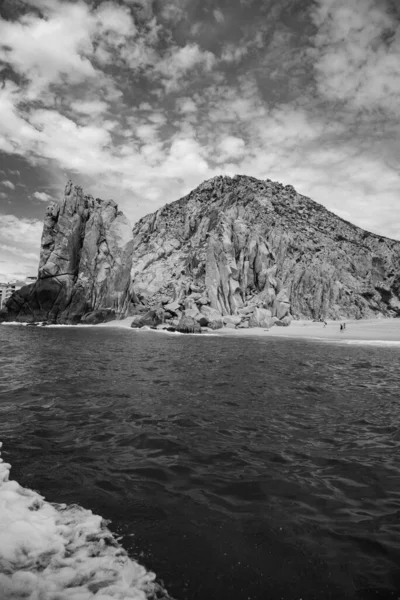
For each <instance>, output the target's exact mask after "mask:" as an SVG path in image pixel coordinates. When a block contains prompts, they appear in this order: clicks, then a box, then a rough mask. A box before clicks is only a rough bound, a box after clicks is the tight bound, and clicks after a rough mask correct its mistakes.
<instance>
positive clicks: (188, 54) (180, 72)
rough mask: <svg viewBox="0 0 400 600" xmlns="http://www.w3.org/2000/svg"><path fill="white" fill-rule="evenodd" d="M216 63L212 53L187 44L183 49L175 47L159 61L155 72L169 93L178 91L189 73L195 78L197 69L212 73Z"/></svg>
mask: <svg viewBox="0 0 400 600" xmlns="http://www.w3.org/2000/svg"><path fill="white" fill-rule="evenodd" d="M215 63H216V57H215V55H214V54H213V53H212V52H209V51H204V50H201V49H200V47H199V46H198V44H187V45H186V46H183V47H173V48H171V49H170V50H169V52H168V53H167V54H166V55H165V57H164V58H163V59H162V60H161V61H159V62H158V63H157V64H156V65H155V67H154V72H155V73H156V74H158V75H161V78H162V81H163V83H164V85H165V88H166V89H167V90H168V91H171V90H173V89H177V87H178V85H180V84H181V81H182V78H183V77H184V76H185V75H187V74H188V73H189V72H190V74H191V75H192V76H193V74H194V70H195V69H200V70H205V71H210V70H211V69H212V67H213V66H214V65H215Z"/></svg>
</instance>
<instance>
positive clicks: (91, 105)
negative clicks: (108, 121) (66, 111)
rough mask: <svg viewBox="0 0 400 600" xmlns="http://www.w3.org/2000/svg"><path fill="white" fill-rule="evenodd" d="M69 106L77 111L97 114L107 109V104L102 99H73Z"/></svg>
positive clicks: (90, 114)
mask: <svg viewBox="0 0 400 600" xmlns="http://www.w3.org/2000/svg"><path fill="white" fill-rule="evenodd" d="M70 107H71V109H72V110H73V111H76V112H77V113H80V114H83V115H89V116H97V115H100V114H102V113H105V112H106V111H107V109H108V104H107V102H104V100H75V102H72V103H71V105H70Z"/></svg>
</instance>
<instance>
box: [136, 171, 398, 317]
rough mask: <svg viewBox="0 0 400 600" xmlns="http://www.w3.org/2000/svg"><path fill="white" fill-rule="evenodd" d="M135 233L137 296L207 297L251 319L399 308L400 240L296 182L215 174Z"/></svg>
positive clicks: (194, 305) (198, 303)
mask: <svg viewBox="0 0 400 600" xmlns="http://www.w3.org/2000/svg"><path fill="white" fill-rule="evenodd" d="M133 240H134V252H133V269H132V280H133V284H132V288H131V293H132V294H133V297H135V296H136V297H137V298H139V299H140V300H141V301H142V302H143V303H145V304H149V305H150V306H151V305H154V306H155V305H157V304H160V303H162V304H164V305H165V306H166V308H167V310H169V308H168V307H172V308H170V311H171V314H172V315H174V314H175V315H176V316H178V317H179V316H180V310H181V309H185V312H186V314H188V311H190V310H193V311H194V312H195V313H196V314H197V315H198V313H199V312H201V307H211V308H212V309H215V311H218V313H221V314H222V315H225V316H226V315H235V314H240V315H248V318H249V321H250V323H249V324H250V326H255V325H257V323H258V324H259V325H261V326H268V325H270V324H273V323H275V324H288V323H289V322H290V320H291V318H292V317H294V318H306V319H321V318H332V319H338V318H343V317H347V318H367V317H376V316H379V315H384V316H391V317H395V316H400V242H398V241H394V240H391V239H388V238H385V237H382V236H379V235H374V234H372V233H369V232H367V231H364V230H362V229H360V228H358V227H356V226H354V225H352V224H351V223H348V222H347V221H344V220H343V219H341V218H339V217H338V216H336V215H335V214H333V213H331V212H329V211H328V210H326V209H325V208H324V207H323V206H321V205H319V204H317V203H316V202H313V201H312V200H310V199H309V198H306V197H305V196H302V195H300V194H298V193H297V192H296V191H295V189H294V188H293V187H292V186H283V185H281V184H280V183H275V182H272V181H270V180H266V181H260V180H257V179H255V178H252V177H245V176H235V177H233V178H229V177H216V178H214V179H211V180H209V181H206V182H204V183H203V184H201V185H200V186H199V187H198V188H197V189H195V190H194V191H192V192H191V193H190V194H189V195H188V196H186V197H184V198H182V199H181V200H178V201H176V202H173V203H172V204H167V205H166V206H164V207H163V208H161V209H160V210H158V211H157V212H155V213H154V214H151V215H148V216H146V217H144V218H143V219H141V220H140V221H139V222H138V223H137V224H136V225H135V226H134V228H133ZM174 307H175V308H174ZM256 309H257V310H256ZM174 311H175V313H174ZM203 312H204V311H203ZM225 322H226V324H228V321H227V320H226V319H225ZM242 325H243V323H242ZM229 326H237V325H235V324H233V323H230V325H229ZM245 326H247V324H246V323H245Z"/></svg>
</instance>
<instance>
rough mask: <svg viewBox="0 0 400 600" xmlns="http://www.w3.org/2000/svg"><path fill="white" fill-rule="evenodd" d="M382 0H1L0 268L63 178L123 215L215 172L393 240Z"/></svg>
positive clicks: (20, 268)
mask: <svg viewBox="0 0 400 600" xmlns="http://www.w3.org/2000/svg"><path fill="white" fill-rule="evenodd" d="M399 24H400V3H399V2H398V0H1V1H0V281H2V280H9V279H13V278H22V277H25V276H29V275H35V274H36V273H37V267H38V256H39V250H40V237H41V232H42V222H43V215H44V212H45V209H46V206H47V204H48V202H49V201H50V200H52V199H54V200H56V201H61V200H62V197H63V189H64V186H65V184H66V182H67V180H68V179H72V180H73V181H74V182H75V183H77V184H79V185H81V186H82V187H83V188H84V190H85V192H87V193H91V194H93V195H94V196H95V197H100V198H105V199H106V198H113V199H114V200H115V201H116V202H118V204H119V206H120V208H121V209H122V210H123V211H124V212H125V213H126V215H127V216H128V217H129V219H130V220H131V222H132V223H134V222H135V221H136V220H137V219H139V218H140V217H142V216H144V215H145V214H147V213H149V212H153V211H155V210H157V209H158V208H160V207H161V206H163V205H165V204H166V203H167V202H171V201H173V200H176V199H178V198H180V197H182V196H183V195H185V194H187V193H188V192H189V191H190V190H192V189H193V188H195V187H196V186H197V185H199V184H200V183H201V182H202V181H204V180H205V179H210V178H211V177H214V176H216V175H220V174H223V175H229V176H233V175H235V174H244V175H251V176H254V177H258V178H260V179H272V180H274V181H280V182H281V183H283V184H285V185H287V184H290V185H293V186H294V187H295V188H296V189H297V191H298V192H300V193H302V194H304V195H306V196H309V197H311V198H312V199H313V200H315V201H317V202H319V203H321V204H323V205H324V206H326V207H327V208H328V209H329V210H331V211H333V212H335V213H336V214H338V215H340V216H341V217H343V218H345V219H347V220H349V221H351V222H353V223H355V224H356V225H358V226H360V227H363V228H365V229H367V230H369V231H372V232H375V233H378V234H380V235H385V236H388V237H392V238H396V239H400V172H399V165H400V135H399V133H400V131H399V130H400V101H399V99H400V25H399Z"/></svg>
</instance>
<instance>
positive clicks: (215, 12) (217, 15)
mask: <svg viewBox="0 0 400 600" xmlns="http://www.w3.org/2000/svg"><path fill="white" fill-rule="evenodd" d="M213 15H214V19H215V20H216V21H217V23H223V22H224V21H225V18H224V13H223V12H222V10H220V9H219V8H216V9H215V10H213Z"/></svg>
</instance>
